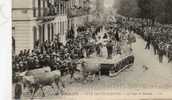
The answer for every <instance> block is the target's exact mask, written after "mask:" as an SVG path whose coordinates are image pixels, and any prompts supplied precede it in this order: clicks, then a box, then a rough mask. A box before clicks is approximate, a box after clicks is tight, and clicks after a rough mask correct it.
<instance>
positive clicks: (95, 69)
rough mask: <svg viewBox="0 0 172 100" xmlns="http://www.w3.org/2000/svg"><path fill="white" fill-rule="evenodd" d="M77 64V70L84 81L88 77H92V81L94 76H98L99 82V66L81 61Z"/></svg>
mask: <svg viewBox="0 0 172 100" xmlns="http://www.w3.org/2000/svg"><path fill="white" fill-rule="evenodd" d="M78 64H80V66H78V69H79V70H80V72H82V75H83V77H84V81H85V80H87V78H88V77H89V75H91V76H92V80H94V79H95V77H96V75H98V80H100V76H101V66H100V64H96V63H88V62H85V61H81V62H80V63H78ZM87 81H88V80H87Z"/></svg>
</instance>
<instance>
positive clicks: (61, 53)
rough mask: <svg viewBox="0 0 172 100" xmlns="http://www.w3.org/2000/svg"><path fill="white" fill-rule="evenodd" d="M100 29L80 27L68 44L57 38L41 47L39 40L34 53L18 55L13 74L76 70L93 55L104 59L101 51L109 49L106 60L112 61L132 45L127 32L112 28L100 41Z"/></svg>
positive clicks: (70, 37)
mask: <svg viewBox="0 0 172 100" xmlns="http://www.w3.org/2000/svg"><path fill="white" fill-rule="evenodd" d="M101 29H102V26H101V27H94V30H91V28H90V27H85V26H82V27H79V28H78V36H76V37H75V36H73V35H72V34H70V35H68V37H67V40H66V41H67V42H66V43H65V44H63V43H61V42H60V40H59V36H58V35H56V38H55V39H54V40H53V41H45V42H43V43H41V42H40V41H39V40H38V41H36V42H35V46H34V49H33V50H26V49H25V50H21V51H20V53H19V54H18V55H15V57H14V59H13V70H14V72H23V71H26V70H31V69H35V68H41V67H45V66H50V67H51V69H52V70H56V69H60V70H63V71H65V70H67V69H69V68H72V69H75V68H73V67H76V62H77V60H79V59H82V58H85V57H90V55H92V54H97V56H100V57H101V56H102V50H101V49H102V47H105V48H106V49H107V59H112V55H113V53H114V52H116V54H121V53H123V52H122V46H121V45H123V47H124V44H125V43H126V44H131V43H129V40H131V39H129V40H128V38H130V36H131V35H129V34H130V33H131V32H129V31H128V30H125V29H124V28H121V29H118V28H116V27H111V28H110V29H108V31H107V32H106V33H103V36H102V37H101V36H100V35H98V34H102V33H100V32H101ZM70 33H71V32H70ZM102 38H103V40H105V41H103V42H105V44H104V43H103V42H102V41H101V40H102ZM132 38H133V36H132ZM124 41H125V43H124ZM130 50H131V48H130ZM69 66H70V67H69ZM71 66H72V67H71Z"/></svg>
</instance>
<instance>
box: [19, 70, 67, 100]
mask: <svg viewBox="0 0 172 100" xmlns="http://www.w3.org/2000/svg"><path fill="white" fill-rule="evenodd" d="M22 77H23V84H24V85H25V86H28V88H29V89H30V91H31V93H32V97H31V99H33V97H34V95H35V93H36V92H37V91H38V90H39V89H41V91H42V93H43V94H42V97H44V96H45V93H44V91H43V87H45V86H51V87H52V88H53V90H54V91H56V90H55V87H54V85H53V84H54V83H55V84H56V86H57V88H58V90H59V92H60V93H61V92H62V90H61V88H60V85H62V87H63V88H65V85H64V83H63V81H62V79H61V72H60V71H58V70H57V71H52V72H45V73H39V74H37V75H30V76H22ZM57 94H58V92H57V93H56V95H57Z"/></svg>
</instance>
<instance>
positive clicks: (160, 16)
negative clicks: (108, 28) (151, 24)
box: [117, 0, 172, 24]
mask: <svg viewBox="0 0 172 100" xmlns="http://www.w3.org/2000/svg"><path fill="white" fill-rule="evenodd" d="M119 2H120V3H119V6H118V8H117V12H118V13H119V14H121V15H123V16H127V17H140V18H149V19H152V20H153V21H155V20H156V21H159V22H161V23H167V24H169V23H172V0H119Z"/></svg>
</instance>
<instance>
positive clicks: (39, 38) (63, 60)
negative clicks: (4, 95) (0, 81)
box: [11, 0, 172, 100]
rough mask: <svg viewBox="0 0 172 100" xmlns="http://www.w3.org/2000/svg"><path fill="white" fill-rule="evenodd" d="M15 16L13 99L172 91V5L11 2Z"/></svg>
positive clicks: (168, 0) (143, 0)
mask: <svg viewBox="0 0 172 100" xmlns="http://www.w3.org/2000/svg"><path fill="white" fill-rule="evenodd" d="M11 13H12V26H11V30H12V51H11V52H12V62H11V63H12V99H13V100H77V99H78V98H77V97H79V96H80V95H84V96H92V95H97V96H99V95H101V96H103V95H105V96H106V95H121V94H119V93H117V92H113V91H115V90H119V91H123V90H124V89H129V90H130V89H166V90H170V89H171V90H172V0H12V12H11ZM123 92H124V91H123ZM161 92H163V91H161ZM131 94H132V93H131ZM160 94H161V93H159V94H155V95H160ZM125 95H130V92H127V93H126V94H125ZM132 95H135V94H134V93H133V94H132ZM139 95H152V94H151V93H139ZM71 96H72V97H76V98H77V99H74V98H72V99H70V98H68V97H71ZM81 99H82V98H81ZM81 99H78V100H81ZM83 99H84V98H83ZM98 100H102V99H101V98H99V99H98ZM113 100H115V98H114V99H113Z"/></svg>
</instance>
